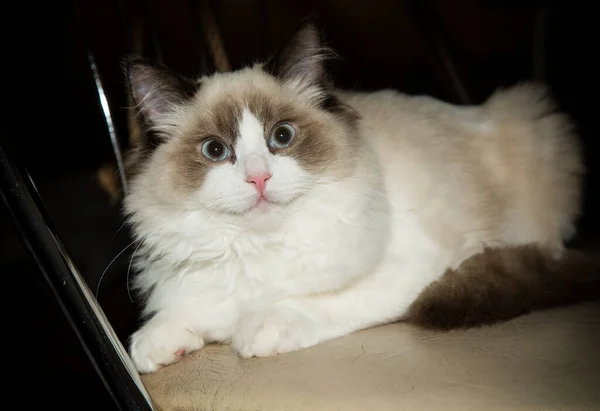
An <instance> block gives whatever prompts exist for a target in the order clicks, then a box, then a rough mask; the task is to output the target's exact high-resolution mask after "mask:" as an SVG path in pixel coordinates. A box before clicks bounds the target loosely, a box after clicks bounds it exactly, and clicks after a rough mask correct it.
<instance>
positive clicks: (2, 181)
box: [0, 146, 153, 411]
mask: <svg viewBox="0 0 600 411" xmlns="http://www.w3.org/2000/svg"><path fill="white" fill-rule="evenodd" d="M0 196H1V197H2V199H3V200H4V202H5V203H6V205H7V207H8V209H9V210H10V212H11V214H12V217H13V219H14V221H15V223H16V225H17V227H18V229H19V231H20V234H21V237H22V239H23V240H24V242H25V245H26V246H27V248H28V249H29V251H30V252H31V254H32V256H33V258H34V259H35V261H36V263H37V265H38V266H39V268H40V270H41V271H42V273H43V275H44V277H45V278H46V280H47V282H48V284H49V285H50V288H51V289H52V291H53V293H54V297H55V298H56V300H57V301H58V303H59V305H60V307H61V309H62V312H63V314H64V315H65V317H66V318H67V320H68V322H69V324H70V325H71V327H72V328H73V330H74V331H75V334H76V335H77V337H78V338H79V341H80V343H81V345H82V346H83V348H84V351H85V352H86V354H87V356H88V358H89V359H90V361H91V362H92V365H93V366H94V368H95V369H96V371H97V372H98V375H99V376H100V378H101V380H102V382H103V383H104V385H105V386H106V388H107V389H108V391H109V393H110V394H111V395H112V397H113V399H114V401H115V403H116V404H117V406H118V407H119V408H120V409H121V410H140V411H145V410H152V409H153V408H152V405H151V401H150V397H149V395H148V393H147V392H146V390H145V388H144V386H143V384H142V381H141V379H140V376H139V374H138V373H137V372H136V371H135V368H134V367H133V364H132V362H131V359H130V358H129V356H128V355H127V352H126V351H125V349H124V347H123V345H122V344H121V343H120V341H119V339H118V338H117V336H116V334H115V332H114V331H113V329H112V327H111V326H110V324H109V323H108V320H107V319H106V317H105V315H104V312H103V311H102V309H101V308H100V306H99V305H98V302H97V301H96V299H95V298H94V296H93V294H92V293H91V291H90V289H89V288H88V286H87V284H86V283H85V280H84V279H83V277H82V276H81V275H80V274H79V272H78V271H77V269H76V268H75V266H74V264H73V263H72V261H71V259H70V258H69V255H68V253H67V250H66V249H65V247H64V246H63V244H62V243H61V241H60V239H59V237H58V234H57V233H56V231H55V230H54V228H53V227H52V224H51V221H50V219H49V218H48V216H47V214H46V211H45V209H44V207H43V204H42V201H41V199H40V197H39V194H38V193H37V190H36V188H35V185H34V183H33V181H32V180H31V177H30V176H29V174H28V173H27V171H26V170H25V169H24V168H23V167H22V166H21V165H20V164H19V163H18V161H17V160H16V159H15V157H13V156H12V155H10V154H9V153H8V152H7V150H6V148H5V147H1V146H0Z"/></svg>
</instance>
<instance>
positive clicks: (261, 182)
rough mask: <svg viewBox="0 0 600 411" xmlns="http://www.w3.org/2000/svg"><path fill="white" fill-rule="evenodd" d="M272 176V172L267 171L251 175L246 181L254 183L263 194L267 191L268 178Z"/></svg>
mask: <svg viewBox="0 0 600 411" xmlns="http://www.w3.org/2000/svg"><path fill="white" fill-rule="evenodd" d="M270 178H271V174H268V173H265V174H259V175H255V176H249V177H247V178H246V182H247V183H252V184H254V185H255V186H256V189H257V190H258V192H259V193H261V194H262V193H263V192H264V191H265V185H266V184H267V180H268V179H270Z"/></svg>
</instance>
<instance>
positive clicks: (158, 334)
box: [129, 319, 204, 374]
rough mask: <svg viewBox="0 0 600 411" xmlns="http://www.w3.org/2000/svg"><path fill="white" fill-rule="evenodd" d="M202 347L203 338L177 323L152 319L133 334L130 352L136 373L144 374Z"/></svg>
mask: <svg viewBox="0 0 600 411" xmlns="http://www.w3.org/2000/svg"><path fill="white" fill-rule="evenodd" d="M202 347H204V340H203V339H202V337H201V336H199V335H198V334H197V333H195V332H194V331H193V330H191V329H190V328H188V327H186V326H185V325H183V324H181V323H180V322H178V321H166V320H156V319H152V320H150V321H149V322H148V323H147V324H145V325H144V326H143V327H142V328H140V329H139V330H138V331H137V332H136V333H134V334H133V335H132V337H131V344H130V348H129V353H130V356H131V360H132V361H133V364H134V365H135V367H136V368H137V370H138V372H140V373H141V374H146V373H151V372H154V371H156V370H158V369H159V368H160V367H162V366H164V365H168V364H171V363H173V362H176V361H179V360H180V359H181V358H183V356H184V355H185V354H187V353H190V352H192V351H196V350H199V349H201V348H202Z"/></svg>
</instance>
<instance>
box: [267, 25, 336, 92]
mask: <svg viewBox="0 0 600 411" xmlns="http://www.w3.org/2000/svg"><path fill="white" fill-rule="evenodd" d="M332 56H333V53H332V52H331V51H330V50H329V49H327V48H326V47H324V45H323V43H322V38H321V35H320V33H319V30H318V29H317V27H316V26H315V24H314V23H312V22H305V23H303V24H302V25H301V26H300V28H299V29H298V30H297V31H296V32H295V33H294V35H293V36H292V37H291V38H290V40H289V41H288V42H287V43H286V44H285V46H284V47H283V48H282V49H281V50H280V51H279V52H278V53H276V54H275V55H274V56H272V57H271V58H270V59H269V61H268V62H267V63H265V64H264V65H263V68H264V70H265V71H267V72H268V73H270V74H272V75H273V76H275V77H278V78H280V79H282V80H284V81H297V82H299V83H300V84H303V85H306V86H310V85H321V84H323V83H325V81H326V80H327V79H326V70H325V62H326V61H327V60H328V59H329V58H330V57H332Z"/></svg>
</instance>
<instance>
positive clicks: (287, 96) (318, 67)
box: [127, 24, 358, 215]
mask: <svg viewBox="0 0 600 411" xmlns="http://www.w3.org/2000/svg"><path fill="white" fill-rule="evenodd" d="M327 56H328V52H327V51H326V49H325V48H324V47H322V44H321V41H320V36H319V33H318V31H317V29H316V28H315V27H314V26H313V25H311V24H305V25H303V26H302V27H301V28H300V29H299V30H298V31H297V32H296V34H295V35H294V36H293V37H292V38H291V40H290V41H289V42H288V43H287V44H286V45H285V46H284V47H283V49H282V50H281V51H280V52H279V53H277V54H276V55H275V56H273V57H272V58H271V59H270V60H269V61H268V62H266V63H264V64H256V65H254V66H252V67H248V68H244V69H242V70H238V71H233V72H229V73H216V74H213V75H212V76H205V77H202V78H200V79H199V80H198V81H190V80H187V79H184V78H182V77H180V76H178V75H176V74H174V73H173V72H171V71H169V70H168V69H166V68H162V67H158V66H155V65H153V64H150V63H149V62H147V61H143V60H131V61H129V63H128V64H127V77H128V82H129V89H130V92H131V96H132V99H133V101H134V103H135V105H136V107H137V109H138V113H139V116H140V118H141V120H142V121H143V123H144V124H145V125H146V128H147V130H148V132H149V133H151V134H152V135H154V136H155V137H154V138H152V139H147V141H146V142H145V143H143V146H142V147H141V148H140V149H139V150H138V151H137V154H136V155H135V156H134V159H135V161H136V162H138V164H137V165H136V167H135V168H136V169H137V170H138V172H137V173H136V174H134V175H133V176H132V184H131V188H132V191H131V193H130V194H129V196H130V197H131V196H136V197H143V198H144V203H148V202H153V203H155V204H177V205H178V206H180V207H182V209H187V210H193V209H206V210H213V211H215V212H217V213H219V214H235V215H246V214H250V213H254V212H256V213H265V212H267V213H268V212H269V210H272V209H277V208H282V207H286V206H288V205H289V204H291V203H293V202H294V201H296V200H297V199H298V198H301V197H302V196H304V195H305V194H306V193H308V192H310V191H311V190H312V189H313V188H314V186H315V185H316V184H319V182H322V181H325V180H326V181H330V180H332V179H334V180H335V179H338V178H341V177H343V176H344V175H346V174H347V173H349V172H350V170H351V169H352V168H353V153H354V151H355V150H356V148H357V144H358V143H357V138H356V133H355V122H356V119H357V117H356V114H355V113H354V112H353V111H352V110H351V109H350V108H349V107H347V106H345V105H344V104H342V103H341V102H340V101H339V100H338V99H337V98H336V97H335V96H334V95H333V94H332V89H331V86H330V83H329V82H328V79H327V76H326V70H325V67H324V63H325V60H326V57H327Z"/></svg>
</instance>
